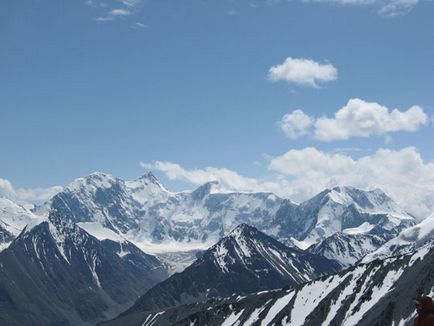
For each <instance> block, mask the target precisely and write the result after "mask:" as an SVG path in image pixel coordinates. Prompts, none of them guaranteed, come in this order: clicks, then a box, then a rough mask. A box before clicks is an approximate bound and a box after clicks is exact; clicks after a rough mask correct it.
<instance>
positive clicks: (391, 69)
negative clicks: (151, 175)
mask: <svg viewBox="0 0 434 326" xmlns="http://www.w3.org/2000/svg"><path fill="white" fill-rule="evenodd" d="M432 17H434V5H433V2H432V1H420V2H418V1H417V0H390V1H386V0H384V1H379V0H372V1H363V0H353V1H344V0H329V1H327V0H323V1H321V0H319V1H297V0H293V1H266V0H264V1H259V0H256V1H253V0H252V1H247V0H246V1H244V0H239V1H234V0H222V1H200V0H195V1H189V0H185V1H166V0H158V1H157V0H146V1H145V0H143V1H141V0H123V1H99V0H94V1H85V0H83V1H80V0H76V1H58V0H56V1H54V0H52V1H49V0H47V1H43V0H39V1H36V0H32V1H2V2H1V3H0V90H1V91H0V125H1V128H0V141H1V156H0V157H1V159H0V181H1V182H0V189H3V195H8V194H9V196H12V195H11V194H13V196H15V197H17V198H18V197H23V196H24V197H25V199H41V198H43V197H44V194H46V193H50V192H49V191H48V192H47V191H45V190H44V189H47V188H48V189H51V188H50V187H51V186H54V185H61V186H64V185H66V184H68V183H69V182H70V181H71V180H73V179H74V178H77V177H80V176H84V175H87V174H89V173H91V172H93V171H96V170H98V171H104V172H107V173H110V174H113V175H116V176H119V177H121V178H124V179H131V178H134V177H136V176H138V175H140V174H142V173H143V170H144V169H145V170H147V169H151V170H153V171H154V172H155V173H156V174H157V175H158V176H159V177H160V178H161V179H162V180H163V182H164V183H165V184H166V185H167V186H168V187H169V188H171V189H174V190H180V189H183V188H194V187H195V186H197V185H199V184H200V183H201V182H203V181H209V180H213V179H217V180H219V181H220V182H221V184H222V187H223V188H224V189H223V190H238V191H258V190H266V191H275V192H277V193H279V194H280V195H282V196H287V197H290V198H293V199H294V200H303V199H304V198H306V197H308V196H310V195H312V194H313V193H315V192H316V191H318V189H320V188H322V187H325V186H332V185H334V184H342V183H347V184H352V185H354V186H359V187H362V188H373V187H381V188H383V189H385V190H386V191H387V192H388V193H390V194H391V195H392V196H393V197H394V198H395V199H397V200H398V201H401V202H402V203H403V204H404V206H406V207H407V206H408V207H409V209H410V210H411V209H412V208H413V209H415V208H414V206H416V207H419V206H420V203H419V202H418V203H417V204H414V202H415V200H416V197H421V196H422V197H424V198H423V205H424V210H423V212H422V211H421V212H419V213H420V214H421V215H424V214H425V215H426V214H427V213H429V212H430V211H431V210H433V209H434V199H433V198H431V197H430V196H428V195H426V193H427V192H430V191H432V190H434V189H433V185H432V184H434V182H433V181H434V180H433V178H434V151H433V145H432V139H434V126H433V121H432V117H433V115H434V95H433V94H434V93H433V90H434V60H433V58H434V32H433V31H434V26H433V25H434V22H433V19H432ZM287 59H289V60H287ZM272 67H275V70H274V73H272V72H271V70H270V69H272ZM312 81H313V84H312ZM351 99H359V100H356V101H352V102H351V101H350V100H351ZM343 108H344V109H343ZM393 109H397V110H399V111H398V112H396V114H392V110H393ZM295 110H299V111H297V112H298V115H297V114H295V115H294V114H293V112H294V111H295ZM385 110H386V111H385ZM339 111H341V115H340V116H339V117H340V118H335V114H336V113H337V112H339ZM362 113H364V114H362ZM285 115H286V117H287V119H286V120H285V121H286V124H285V122H284V120H282V119H283V117H284V116H285ZM303 118H304V120H303ZM300 119H302V120H300ZM327 119H328V120H327ZM303 121H304V122H305V124H303V123H302V122H303ZM372 121H376V124H374V125H370V124H372ZM300 126H304V127H303V128H301V127H300ZM324 126H326V127H324ZM327 126H328V127H327ZM294 128H295V129H294ZM327 128H328V129H327ZM285 130H286V132H285ZM321 135H322V136H321ZM379 151H380V152H379ZM285 155H286V156H285ZM397 161H398V162H399V164H397V163H396V162H397ZM294 162H298V163H297V164H295V163H294ZM385 162H386V163H385ZM140 163H142V164H141V165H140ZM382 163H385V164H384V167H383V166H382ZM369 164H371V165H372V166H380V165H381V168H380V167H378V168H376V170H375V171H372V169H371V167H369ZM301 167H303V168H301ZM411 170H416V171H411ZM391 171H392V172H393V173H392V172H391ZM409 171H410V172H411V173H410V172H409ZM431 174H432V175H431ZM397 179H402V180H401V181H399V182H398V181H397ZM413 186H414V187H416V188H417V189H418V192H414V193H415V195H414V197H415V198H411V199H412V200H411V202H410V200H409V199H407V197H408V196H407V195H406V193H407V192H408V191H411V189H412V187H413ZM37 188H38V189H37ZM35 193H37V194H38V195H34V196H33V197H34V198H33V197H32V194H35ZM416 195H417V196H416ZM13 196H12V197H13ZM425 197H426V198H425Z"/></svg>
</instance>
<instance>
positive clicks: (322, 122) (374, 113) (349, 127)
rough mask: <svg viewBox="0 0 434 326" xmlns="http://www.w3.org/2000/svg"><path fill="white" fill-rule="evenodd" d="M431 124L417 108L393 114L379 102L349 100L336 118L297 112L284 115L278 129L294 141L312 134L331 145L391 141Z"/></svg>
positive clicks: (396, 110)
mask: <svg viewBox="0 0 434 326" xmlns="http://www.w3.org/2000/svg"><path fill="white" fill-rule="evenodd" d="M428 121H429V119H428V116H427V114H426V113H425V112H424V111H423V109H422V108H421V107H419V106H417V105H414V106H412V107H410V108H409V109H408V110H407V111H400V110H398V109H393V110H391V111H390V110H389V109H388V108H387V107H385V106H383V105H380V104H378V103H376V102H367V101H364V100H361V99H357V98H356V99H350V100H349V101H348V103H347V104H346V105H345V106H344V107H342V108H341V109H339V110H338V111H337V112H336V113H335V114H334V117H333V118H328V117H320V118H317V117H313V116H309V115H307V114H305V113H304V112H303V111H302V110H295V111H293V112H291V113H288V114H285V115H284V116H283V117H282V119H281V121H280V122H279V125H280V127H281V129H282V131H283V132H284V133H285V135H286V136H287V137H289V138H291V139H295V138H299V137H301V136H306V135H309V134H311V135H313V137H314V138H315V139H317V140H319V141H325V142H328V141H334V140H347V139H350V138H352V137H369V136H373V135H377V136H378V135H383V136H386V139H389V140H391V139H390V136H389V133H393V132H398V131H406V132H412V131H417V130H419V129H420V128H421V127H422V126H423V125H426V124H427V123H428Z"/></svg>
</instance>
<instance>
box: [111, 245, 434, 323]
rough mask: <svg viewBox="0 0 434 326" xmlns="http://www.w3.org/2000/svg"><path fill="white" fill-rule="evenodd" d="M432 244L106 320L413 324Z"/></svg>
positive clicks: (428, 287) (432, 261)
mask: <svg viewBox="0 0 434 326" xmlns="http://www.w3.org/2000/svg"><path fill="white" fill-rule="evenodd" d="M433 265H434V245H433V243H427V244H425V246H423V247H421V248H420V249H419V250H418V251H417V252H415V253H413V254H410V255H405V256H398V257H393V258H388V259H385V260H376V261H373V262H370V263H368V264H361V265H358V266H355V267H352V268H350V269H347V270H346V271H343V272H341V273H339V274H334V275H330V276H327V277H322V278H320V279H316V280H314V281H311V282H308V283H305V284H302V285H300V286H297V287H296V288H294V289H282V290H279V291H270V292H265V293H264V292H262V293H257V294H253V295H248V296H246V297H240V296H233V297H230V298H227V299H223V300H214V301H209V302H203V303H199V304H195V305H183V306H179V307H176V308H171V309H167V310H165V311H164V310H162V311H159V312H157V311H154V312H137V313H136V314H134V315H125V316H123V317H121V318H118V319H115V320H113V321H110V322H108V323H106V324H105V325H111V326H115V325H125V324H128V325H132V326H134V325H144V326H149V325H153V326H162V325H168V324H170V325H208V326H212V325H239V326H243V325H245V326H247V325H249V326H250V325H264V326H265V325H291V326H301V325H304V326H319V325H323V326H329V325H342V326H354V325H358V326H368V325H384V326H392V325H412V322H413V319H414V316H415V309H414V306H413V298H414V297H416V296H417V295H420V294H427V295H430V296H432V295H433V294H434V277H433V274H432V270H433V269H432V267H433Z"/></svg>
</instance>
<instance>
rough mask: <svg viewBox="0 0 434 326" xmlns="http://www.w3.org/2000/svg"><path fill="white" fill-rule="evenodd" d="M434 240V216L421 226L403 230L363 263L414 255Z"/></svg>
mask: <svg viewBox="0 0 434 326" xmlns="http://www.w3.org/2000/svg"><path fill="white" fill-rule="evenodd" d="M433 238H434V214H432V215H431V216H429V217H427V218H426V219H425V220H423V221H422V222H420V223H419V224H417V225H415V226H412V227H410V228H408V229H405V230H403V231H402V232H401V233H400V234H399V235H398V236H397V237H395V238H393V239H391V240H389V241H388V242H386V243H385V244H384V245H383V246H381V247H380V248H378V249H377V250H376V251H374V252H372V253H370V254H369V255H367V256H365V257H364V259H363V262H365V263H367V262H370V261H372V260H375V259H384V258H387V257H391V256H396V255H402V254H407V253H413V252H415V251H416V250H418V249H419V248H420V247H421V246H423V245H425V244H426V243H427V242H430V241H432V239H433Z"/></svg>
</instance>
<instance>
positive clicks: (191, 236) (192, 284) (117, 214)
mask: <svg viewBox="0 0 434 326" xmlns="http://www.w3.org/2000/svg"><path fill="white" fill-rule="evenodd" d="M214 185H215V184H214V183H212V182H211V183H207V184H204V185H203V186H201V187H199V188H198V189H196V190H195V191H192V192H178V193H174V192H170V191H169V190H167V189H166V188H165V187H164V186H163V185H162V184H161V183H160V182H159V181H158V180H157V179H156V178H155V176H154V175H152V174H151V173H148V174H145V175H144V176H142V177H140V178H138V179H136V180H133V181H124V180H121V179H119V178H116V177H113V176H110V175H107V174H104V173H99V172H98V173H93V174H91V175H89V176H87V177H84V178H79V179H77V180H75V181H74V182H72V183H71V184H70V185H68V186H67V187H65V188H64V190H62V191H61V192H59V193H58V194H56V195H55V196H53V197H52V198H51V199H50V200H49V201H48V202H46V203H44V204H43V205H40V206H35V207H34V208H33V209H32V210H31V211H30V210H29V209H27V208H25V207H22V206H20V205H17V204H16V203H14V202H12V201H10V200H8V199H4V198H0V243H1V248H3V251H2V252H1V253H0V275H1V281H0V294H1V295H0V321H5V322H8V323H11V324H20V323H21V324H22V323H34V322H39V321H42V322H44V323H47V324H50V323H60V324H72V325H73V324H76V323H81V324H89V325H92V324H95V323H97V322H99V321H102V320H106V319H110V318H113V317H115V316H116V315H117V314H119V313H121V312H122V311H124V310H126V309H127V308H129V307H130V306H132V305H133V304H134V305H133V307H132V308H130V309H129V310H128V311H126V312H124V313H123V314H122V318H127V320H130V321H131V322H132V321H133V320H134V323H135V322H136V321H137V322H138V321H139V320H140V321H142V322H143V321H144V319H143V318H148V317H149V316H151V315H150V312H151V311H161V310H162V309H164V310H167V309H169V310H170V311H171V313H170V316H173V318H174V319H173V320H177V321H180V320H181V319H182V318H185V317H186V314H185V313H181V314H180V313H179V310H176V308H173V307H176V306H178V305H185V304H190V303H194V302H198V301H204V300H205V301H206V300H209V299H217V301H216V302H217V303H216V304H217V305H224V304H226V303H225V301H224V299H223V298H224V297H230V296H231V295H232V294H233V293H237V294H242V295H246V294H249V293H255V292H259V291H264V290H265V291H268V290H272V289H277V288H282V287H290V288H296V289H298V288H299V287H300V286H302V284H305V283H306V282H309V281H311V280H315V279H317V278H319V277H321V276H323V275H328V274H333V273H336V272H339V271H340V270H342V269H344V268H347V267H350V269H349V270H348V272H345V273H350V274H346V275H353V274H351V273H352V272H351V270H354V268H355V267H353V266H355V264H357V263H358V262H360V261H361V260H363V262H366V263H368V265H369V264H374V265H375V259H376V258H381V259H385V258H386V257H390V256H394V255H404V254H407V255H416V254H417V253H418V252H419V249H420V250H424V249H421V248H425V247H423V246H426V245H427V243H429V241H430V240H431V239H432V235H433V234H434V232H433V231H432V229H434V227H433V225H432V223H431V222H430V221H431V219H427V220H425V221H423V222H422V223H420V224H418V225H416V220H415V219H414V217H413V216H411V215H410V214H408V213H406V212H405V211H404V210H402V209H401V208H400V207H399V206H398V205H397V204H396V203H395V202H394V201H393V200H392V199H391V198H390V197H388V196H387V195H386V194H385V193H384V192H382V191H381V190H379V189H376V190H372V191H363V190H360V189H356V188H353V187H336V188H333V189H326V190H324V191H322V192H321V193H319V194H318V195H316V196H314V197H313V198H311V199H309V200H307V201H305V202H303V203H301V204H295V203H293V202H291V201H290V200H289V199H284V198H280V197H278V196H276V195H274V194H272V193H217V192H215V191H214V189H213V187H214ZM430 230H431V231H430ZM198 250H199V252H198ZM426 250H428V249H426ZM426 250H425V251H424V252H428V251H429V250H428V251H426ZM200 251H202V252H200ZM197 257H199V258H197ZM427 257H428V256H427ZM405 259H407V258H405ZM414 259H416V258H414ZM393 261H394V260H393V259H392V260H388V262H390V263H391V264H395V263H394V262H393ZM368 265H366V266H368ZM374 265H372V266H374ZM187 266H188V267H187ZM400 266H401V265H400ZM186 267H187V268H186ZM410 267H411V266H409V268H410ZM363 268H364V267H363ZM385 268H386V267H385ZM400 268H401V272H400V273H404V272H405V273H407V272H406V267H404V265H402V266H401V267H400ZM184 269H185V270H184ZM174 272H178V273H176V274H173V273H174ZM365 272H366V270H365V269H364V270H363V271H362V272H360V273H362V274H363V273H365ZM342 273H344V272H342ZM360 273H359V274H357V275H359V276H360V275H362V274H360ZM369 273H370V272H369ZM369 273H368V274H367V275H369V277H371V276H372V277H376V278H377V279H380V280H381V279H385V278H387V277H388V276H387V275H388V274H387V273H383V274H375V275H374V274H372V275H371V274H369ZM408 273H410V272H408ZM411 273H413V272H411ZM415 273H416V272H415ZM172 274H173V275H172ZM170 275H172V276H170ZM339 275H341V274H339ZM403 275H404V274H403ZM409 275H410V274H409ZM359 276H357V277H359ZM168 277H169V278H168ZM330 277H332V278H331V279H330V280H331V281H330V282H331V283H333V282H334V281H333V280H334V279H337V278H338V276H330ZM333 277H334V279H333ZM339 277H341V276H339ZM354 277H356V276H354V275H353V276H351V277H350V276H348V280H349V279H350V278H354ZM360 277H361V276H360ZM366 277H368V276H366ZM344 278H345V279H347V278H346V276H345V277H344ZM344 278H340V280H341V281H343V280H344ZM394 280H395V279H394ZM350 283H351V282H350ZM350 283H348V284H350ZM14 284H15V285H14ZM306 284H310V283H306ZM333 284H334V283H333ZM345 284H346V283H345ZM351 284H352V283H351ZM351 284H350V285H348V286H352V285H351ZM342 286H343V287H342V291H343V292H345V293H346V292H348V291H349V289H350V288H344V285H342ZM390 289H391V288H387V289H386V290H384V293H383V294H385V293H387V292H388V291H389V290H390ZM297 291H298V290H297ZM312 291H314V290H312ZM315 291H316V290H315ZM336 291H337V290H336ZM282 293H283V292H282ZM285 293H286V292H285ZM288 293H289V292H288ZM291 293H295V292H291ZM383 294H382V295H383ZM36 295H37V298H36ZM83 298H86V299H83ZM138 298H140V299H139V300H137V299H138ZM249 298H250V297H249ZM267 298H268V297H267ZM273 298H274V297H273ZM273 298H272V295H271V294H270V298H269V299H267V300H274V299H273ZM276 298H277V297H276ZM35 300H37V304H31V303H32V302H33V301H35ZM136 300H137V301H136ZM221 300H223V301H221ZM246 300H253V299H246ZM255 300H256V299H255ZM255 300H253V301H255ZM276 300H277V301H279V302H280V303H282V302H283V301H285V302H286V301H288V300H289V299H288V300H286V299H285V300H283V299H281V300H280V299H276ZM321 300H322V299H321ZM357 300H358V299H357ZM277 301H276V302H277ZM240 302H241V301H240ZM242 302H244V301H242ZM255 302H256V301H255ZM321 302H322V301H321ZM243 304H244V303H243ZM248 304H249V305H251V304H253V303H250V301H249V303H248ZM254 304H256V303H254ZM286 304H289V301H288V302H286ZM315 304H319V301H318V302H316V303H315ZM189 307H190V306H189ZM203 307H206V309H209V310H210V311H213V309H214V307H217V306H216V305H214V304H211V303H210V304H209V305H206V304H205V305H204V306H203ZM249 307H250V308H252V307H253V306H249ZM267 307H268V306H267ZM270 307H271V306H270ZM321 307H322V306H318V309H323V308H321ZM250 308H248V309H250ZM173 309H175V310H173ZM198 309H199V308H194V309H193V308H191V307H190V308H188V309H187V310H186V311H190V312H191V311H194V313H195V314H196V313H200V311H199V310H198ZM231 309H232V308H230V309H229V310H228V308H225V311H226V312H228V311H232V312H233V313H234V314H235V315H237V316H238V317H240V318H241V316H244V317H242V319H239V320H240V321H241V320H244V321H246V320H248V319H249V318H250V317H251V316H250V317H248V316H247V315H245V314H241V315H239V313H240V312H239V311H238V310H236V311H235V310H231ZM246 309H247V308H246ZM252 309H253V308H252ZM255 309H258V311H257V312H258V316H259V315H260V314H261V313H262V312H264V311H266V308H265V306H261V307H256V308H255ZM270 309H271V308H270ZM273 309H274V310H275V309H276V308H273ZM324 309H325V308H324ZM169 310H168V311H169ZM259 310H260V311H259ZM274 310H273V311H274ZM246 311H247V310H246ZM366 311H368V310H366ZM41 313H43V314H44V318H43V320H42V319H40V317H39V314H41ZM219 314H220V313H219ZM205 315H206V314H205ZM205 315H204V316H205ZM308 315H309V314H307V315H306V316H305V317H308ZM162 316H163V315H162ZM164 316H165V317H164V318H166V317H167V316H169V315H167V314H164ZM201 316H202V315H201ZM206 316H208V315H206ZM219 316H220V315H219ZM222 316H223V315H222ZM258 316H257V317H258ZM261 316H262V315H261ZM276 316H277V315H276ZM279 316H280V315H279ZM154 317H155V315H154ZM181 317H182V318H181ZM223 317H224V316H223ZM223 317H222V318H223ZM226 317H227V316H226ZM226 317H225V318H226ZM247 317H248V318H247ZM122 318H121V319H119V320H122ZM149 318H150V317H149ZM170 318H172V317H170ZM188 318H190V317H188ZM195 318H196V317H195ZM200 318H202V317H200ZM204 318H205V317H204ZM206 318H208V317H206ZM234 318H235V317H234ZM252 318H253V317H252ZM255 318H256V317H255ZM258 318H259V317H258ZM273 318H274V317H273ZM279 318H280V317H279ZM287 318H289V317H288V316H287ZM291 318H292V317H291ZM297 318H299V317H297ZM300 318H301V317H300ZM309 318H310V317H309ZM330 318H331V317H330ZM333 318H335V317H333ZM339 318H340V317H339ZM406 318H407V317H406ZM155 320H157V319H155ZM162 320H166V319H162ZM189 320H190V321H191V320H192V319H191V318H190V319H189ZM206 320H208V319H206ZM258 320H259V319H258ZM272 320H274V319H270V320H269V321H270V322H271V321H272ZM276 320H277V319H276ZM282 320H283V319H282ZM336 320H341V321H342V320H344V319H336ZM166 321H167V320H166ZM221 321H222V320H221V319H212V318H211V319H209V323H210V324H213V323H215V324H216V325H217V324H218V323H219V322H221ZM159 322H162V321H161V320H160V321H159ZM134 323H133V324H134ZM181 324H182V323H181Z"/></svg>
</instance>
